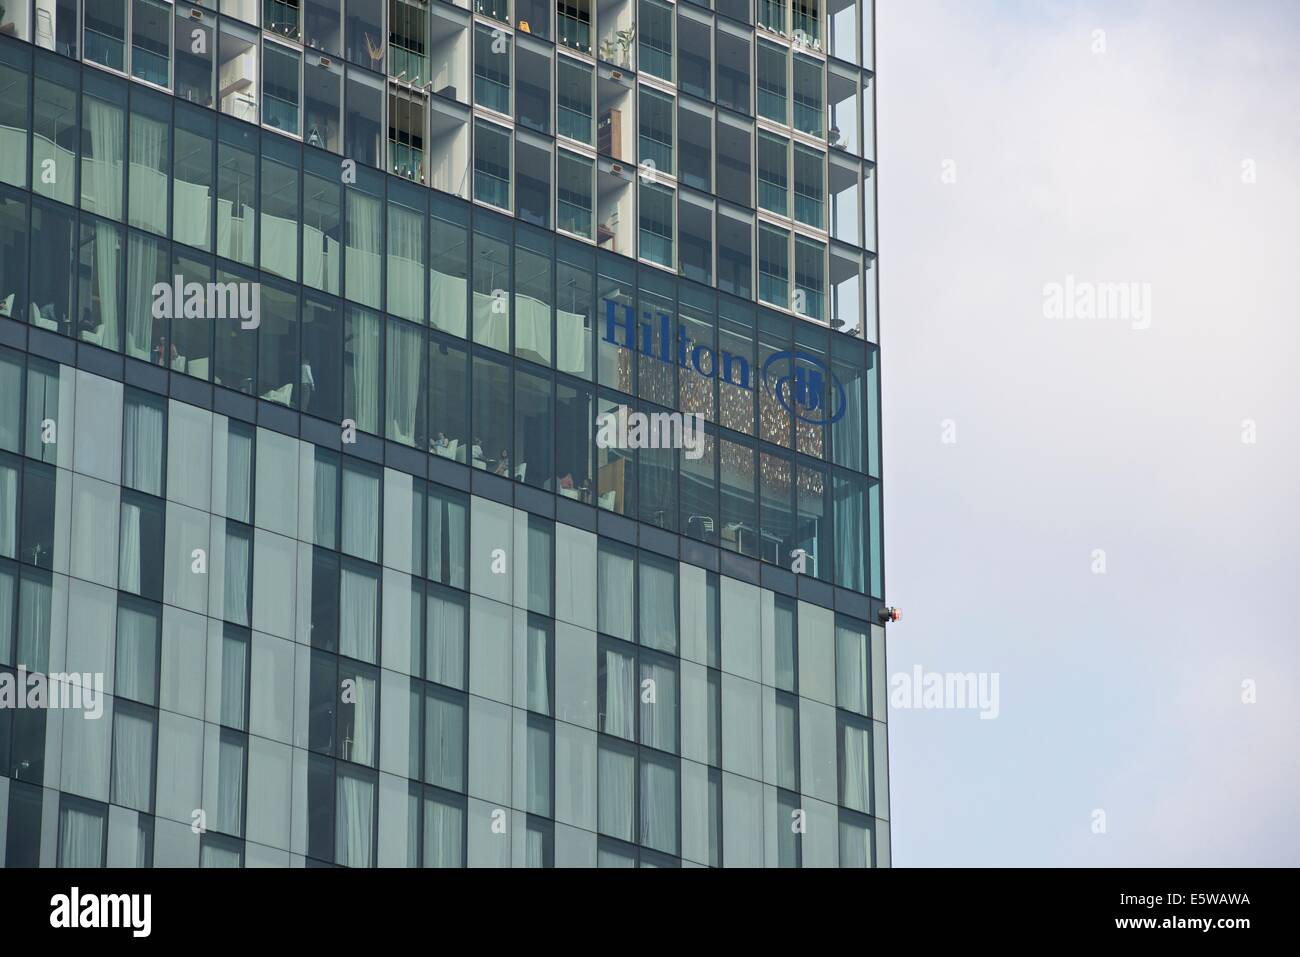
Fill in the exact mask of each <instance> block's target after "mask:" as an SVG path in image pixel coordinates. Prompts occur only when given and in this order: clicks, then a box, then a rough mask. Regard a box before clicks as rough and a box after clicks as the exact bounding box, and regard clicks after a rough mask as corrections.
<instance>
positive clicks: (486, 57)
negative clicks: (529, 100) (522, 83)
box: [474, 23, 513, 116]
mask: <svg viewBox="0 0 1300 957" xmlns="http://www.w3.org/2000/svg"><path fill="white" fill-rule="evenodd" d="M512 40H513V37H512V36H511V35H510V34H509V33H505V32H503V31H501V30H499V29H496V28H493V27H488V26H485V25H484V24H482V23H476V24H475V25H474V102H475V103H477V104H478V105H479V106H485V107H487V108H488V109H490V110H496V111H497V112H498V113H504V114H506V115H507V116H510V115H511V109H510V44H511V41H512Z"/></svg>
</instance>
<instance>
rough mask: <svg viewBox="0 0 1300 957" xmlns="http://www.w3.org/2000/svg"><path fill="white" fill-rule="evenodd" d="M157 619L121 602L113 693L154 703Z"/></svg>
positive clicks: (145, 702)
mask: <svg viewBox="0 0 1300 957" xmlns="http://www.w3.org/2000/svg"><path fill="white" fill-rule="evenodd" d="M157 637H158V622H157V620H156V619H155V618H154V617H153V616H152V615H148V614H145V613H144V612H142V611H138V610H136V609H135V608H131V607H129V606H126V605H123V606H122V607H120V608H119V609H118V610H117V649H116V655H117V671H116V677H115V679H114V684H113V693H114V694H116V695H118V696H119V697H122V698H130V699H131V700H132V701H140V702H143V703H144V704H154V676H155V674H156V664H157V654H158V648H157V645H158V642H157Z"/></svg>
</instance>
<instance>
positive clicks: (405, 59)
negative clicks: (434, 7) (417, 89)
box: [388, 0, 429, 86]
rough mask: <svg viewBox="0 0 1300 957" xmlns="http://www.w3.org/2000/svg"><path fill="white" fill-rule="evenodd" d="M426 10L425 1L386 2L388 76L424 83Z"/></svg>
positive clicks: (427, 19) (426, 64)
mask: <svg viewBox="0 0 1300 957" xmlns="http://www.w3.org/2000/svg"><path fill="white" fill-rule="evenodd" d="M428 35H429V11H428V9H427V8H426V4H425V2H424V0H390V3H389V4H388V75H389V76H394V77H397V78H398V79H400V80H402V81H404V82H406V83H410V84H411V85H413V86H423V85H424V84H425V83H426V82H427V81H428V79H429V66H428V60H427V58H426V56H425V43H426V40H427V37H428Z"/></svg>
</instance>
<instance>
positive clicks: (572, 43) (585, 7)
mask: <svg viewBox="0 0 1300 957" xmlns="http://www.w3.org/2000/svg"><path fill="white" fill-rule="evenodd" d="M555 11H556V12H555V31H556V36H557V37H558V38H559V41H560V42H561V43H563V44H564V45H565V46H567V47H569V48H571V49H574V50H580V51H582V52H583V53H590V52H591V0H557V3H556V5H555Z"/></svg>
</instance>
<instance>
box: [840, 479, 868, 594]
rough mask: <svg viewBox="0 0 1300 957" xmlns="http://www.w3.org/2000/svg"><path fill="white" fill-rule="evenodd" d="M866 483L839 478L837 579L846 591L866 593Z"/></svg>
mask: <svg viewBox="0 0 1300 957" xmlns="http://www.w3.org/2000/svg"><path fill="white" fill-rule="evenodd" d="M862 498H863V495H862V484H861V483H860V482H858V481H855V480H850V479H840V478H836V479H835V579H836V581H837V582H838V583H839V585H840V586H841V587H843V588H850V589H852V590H853V591H865V590H866V584H867V582H866V569H865V567H864V558H863V554H864V549H865V545H866V540H867V516H866V512H865V511H864V509H863V507H862V506H863V503H862Z"/></svg>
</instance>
